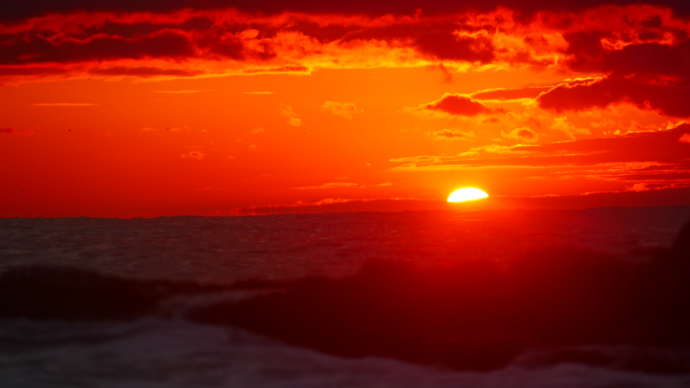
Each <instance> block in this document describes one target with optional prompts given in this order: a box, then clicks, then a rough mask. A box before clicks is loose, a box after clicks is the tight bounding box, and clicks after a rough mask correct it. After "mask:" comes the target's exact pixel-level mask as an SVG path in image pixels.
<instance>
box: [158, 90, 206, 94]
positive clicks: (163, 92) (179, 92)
mask: <svg viewBox="0 0 690 388" xmlns="http://www.w3.org/2000/svg"><path fill="white" fill-rule="evenodd" d="M201 92H202V91H201V90H194V89H187V90H184V89H183V90H155V91H154V93H156V94H198V93H201Z"/></svg>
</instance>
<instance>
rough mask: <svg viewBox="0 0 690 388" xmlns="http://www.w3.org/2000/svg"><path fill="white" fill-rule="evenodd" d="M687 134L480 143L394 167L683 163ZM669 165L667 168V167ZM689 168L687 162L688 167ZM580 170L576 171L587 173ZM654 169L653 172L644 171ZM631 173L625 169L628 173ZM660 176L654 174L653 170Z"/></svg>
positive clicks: (399, 161) (689, 128)
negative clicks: (517, 142)
mask: <svg viewBox="0 0 690 388" xmlns="http://www.w3.org/2000/svg"><path fill="white" fill-rule="evenodd" d="M684 136H690V124H682V125H680V126H678V127H675V128H673V129H670V130H663V131H657V132H646V133H633V134H628V135H624V136H614V137H606V138H593V139H584V140H574V141H569V142H561V143H549V144H543V145H519V146H511V147H506V146H497V145H493V146H482V147H476V148H473V149H470V150H469V151H466V152H462V153H460V154H456V155H417V156H412V157H401V158H393V159H391V160H390V162H392V163H394V164H396V165H397V167H395V168H396V169H398V170H425V169H426V170H439V169H467V168H478V167H480V168H481V167H511V166H512V167H516V166H517V167H531V168H552V167H556V166H570V167H573V168H576V169H577V168H582V167H584V166H597V165H606V164H611V163H618V164H625V165H631V164H635V163H637V165H638V166H644V167H646V168H648V169H649V168H650V167H651V166H656V167H658V166H664V167H665V168H671V169H673V166H680V165H685V164H687V163H688V155H690V144H688V143H684V142H679V141H678V139H679V138H682V137H684ZM669 166H670V167H669ZM688 168H689V171H690V166H688ZM586 171H587V170H586V169H582V172H580V173H586ZM647 171H653V170H647ZM628 173H629V172H628ZM653 174H654V175H659V174H658V172H656V171H655V172H653Z"/></svg>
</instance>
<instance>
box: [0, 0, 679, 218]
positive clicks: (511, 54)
mask: <svg viewBox="0 0 690 388" xmlns="http://www.w3.org/2000/svg"><path fill="white" fill-rule="evenodd" d="M688 4H690V3H687V2H685V1H681V0H665V1H655V2H649V3H645V2H632V1H624V0H611V1H609V2H600V1H591V0H589V1H573V0H551V1H542V0H539V1H516V0H504V1H497V0H482V1H478V0H468V1H454V2H447V1H437V0H427V1H424V2H421V1H411V0H401V1H396V2H373V1H361V0H354V1H348V2H323V1H321V2H318V1H306V0H305V1H301V0H300V1H265V0H253V1H249V0H238V1H229V0H203V1H202V0H198V1H193V0H172V1H162V0H155V1H147V2H142V1H135V0H118V1H110V0H105V1H98V2H93V1H90V0H89V1H87V0H64V1H46V0H25V1H22V2H20V3H18V4H15V3H14V2H5V3H3V4H0V177H1V179H2V186H3V188H2V190H0V216H4V217H55V216H105V217H138V216H165V215H181V214H199V215H228V214H238V213H239V214H249V213H251V212H252V209H280V208H283V209H284V208H299V207H309V208H319V207H323V208H324V209H328V208H329V206H332V205H339V204H346V203H367V202H370V203H376V204H377V205H376V206H379V204H383V203H386V201H389V202H390V201H392V202H395V201H431V202H434V201H440V202H442V201H443V200H444V199H445V197H446V196H447V195H448V193H449V192H450V191H452V190H453V189H455V188H458V187H463V186H476V187H480V188H482V189H484V190H486V191H487V192H488V193H490V195H491V197H492V198H533V199H539V198H570V199H572V198H585V197H587V198H590V199H591V198H594V200H590V201H589V202H587V203H588V204H589V205H591V206H597V205H604V204H605V203H604V202H601V203H598V202H597V200H596V198H601V196H602V195H606V196H610V195H619V196H620V198H622V199H621V200H619V201H618V202H617V203H618V204H622V205H626V199H625V198H637V197H639V196H640V195H643V194H645V193H648V194H650V195H653V194H655V193H665V194H668V195H667V196H666V197H664V196H661V197H658V198H662V199H659V200H657V203H656V204H672V203H671V200H668V199H666V200H665V199H663V198H674V199H673V200H672V202H673V204H676V203H678V202H681V203H683V202H684V203H686V204H690V195H688V196H685V197H684V195H685V194H688V193H690V191H688V188H689V187H690V124H689V123H688V118H689V117H690V103H689V102H688V101H690V5H688ZM678 198H680V199H678ZM683 198H686V199H685V200H683ZM573 201H575V200H574V199H573ZM566 202H567V201H566ZM630 204H632V202H631V203H630ZM381 206H384V205H381ZM384 207H385V206H384Z"/></svg>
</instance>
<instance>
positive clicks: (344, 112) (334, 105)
mask: <svg viewBox="0 0 690 388" xmlns="http://www.w3.org/2000/svg"><path fill="white" fill-rule="evenodd" d="M321 109H323V110H325V111H326V112H329V113H331V114H333V115H335V116H338V117H342V118H344V119H348V120H352V117H354V115H355V114H357V113H360V112H362V109H361V108H359V107H357V105H355V104H354V103H352V102H341V101H326V102H324V103H323V105H321Z"/></svg>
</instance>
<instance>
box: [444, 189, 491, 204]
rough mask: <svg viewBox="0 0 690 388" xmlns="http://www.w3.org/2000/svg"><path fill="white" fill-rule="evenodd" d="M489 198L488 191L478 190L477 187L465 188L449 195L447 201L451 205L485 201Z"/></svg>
mask: <svg viewBox="0 0 690 388" xmlns="http://www.w3.org/2000/svg"><path fill="white" fill-rule="evenodd" d="M485 198H489V194H487V193H486V191H484V190H482V189H478V188H476V187H463V188H461V189H457V190H455V191H453V192H452V193H450V195H448V199H446V201H448V202H450V203H458V202H467V201H476V200H479V199H485Z"/></svg>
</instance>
